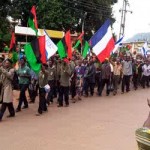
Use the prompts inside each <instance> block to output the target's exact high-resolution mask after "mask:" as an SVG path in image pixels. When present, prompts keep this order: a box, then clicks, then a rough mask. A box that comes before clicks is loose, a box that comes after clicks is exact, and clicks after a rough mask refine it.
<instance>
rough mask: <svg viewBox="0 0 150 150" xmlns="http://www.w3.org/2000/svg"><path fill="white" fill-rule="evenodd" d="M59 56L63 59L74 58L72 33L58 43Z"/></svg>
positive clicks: (68, 33)
mask: <svg viewBox="0 0 150 150" xmlns="http://www.w3.org/2000/svg"><path fill="white" fill-rule="evenodd" d="M57 47H58V54H59V56H60V58H61V59H63V58H67V57H68V58H70V59H71V58H72V49H71V36H70V31H68V32H67V33H66V34H65V36H64V37H63V38H62V40H60V41H59V42H58V43H57Z"/></svg>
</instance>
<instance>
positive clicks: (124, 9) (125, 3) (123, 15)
mask: <svg viewBox="0 0 150 150" xmlns="http://www.w3.org/2000/svg"><path fill="white" fill-rule="evenodd" d="M127 6H129V2H128V0H123V6H122V9H120V10H119V12H121V23H120V32H119V39H120V38H121V36H123V35H124V33H125V23H126V15H127V12H130V13H131V14H132V11H131V10H127Z"/></svg>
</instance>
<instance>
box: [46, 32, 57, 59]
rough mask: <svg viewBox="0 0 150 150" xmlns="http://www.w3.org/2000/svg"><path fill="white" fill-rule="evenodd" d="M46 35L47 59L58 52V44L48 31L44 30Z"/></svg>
mask: <svg viewBox="0 0 150 150" xmlns="http://www.w3.org/2000/svg"><path fill="white" fill-rule="evenodd" d="M44 35H45V49H46V58H47V60H48V59H49V58H50V57H51V56H53V55H54V54H55V53H56V52H57V49H58V48H57V46H56V45H55V44H54V42H53V41H52V40H51V39H50V37H49V36H48V34H47V32H46V31H45V30H44Z"/></svg>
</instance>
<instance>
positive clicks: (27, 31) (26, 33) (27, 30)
mask: <svg viewBox="0 0 150 150" xmlns="http://www.w3.org/2000/svg"><path fill="white" fill-rule="evenodd" d="M27 42H28V23H27V32H26V43H27Z"/></svg>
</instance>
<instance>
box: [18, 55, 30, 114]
mask: <svg viewBox="0 0 150 150" xmlns="http://www.w3.org/2000/svg"><path fill="white" fill-rule="evenodd" d="M17 74H18V77H19V87H20V96H19V104H18V107H17V109H16V112H20V111H21V106H22V103H24V106H23V108H22V109H26V108H28V101H27V98H26V94H25V92H26V90H27V88H28V86H29V83H30V68H29V67H28V66H27V65H26V60H25V58H24V57H22V58H21V59H20V67H19V69H18V71H17Z"/></svg>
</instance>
